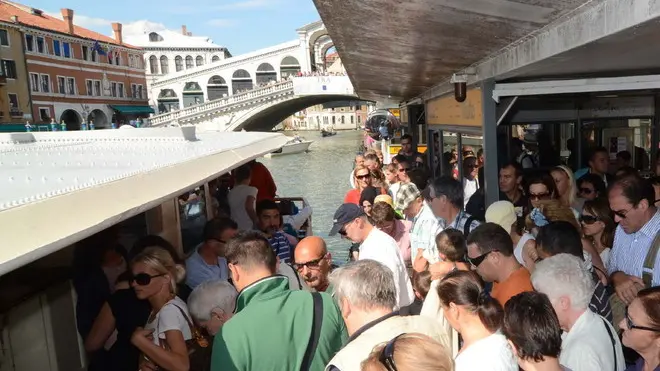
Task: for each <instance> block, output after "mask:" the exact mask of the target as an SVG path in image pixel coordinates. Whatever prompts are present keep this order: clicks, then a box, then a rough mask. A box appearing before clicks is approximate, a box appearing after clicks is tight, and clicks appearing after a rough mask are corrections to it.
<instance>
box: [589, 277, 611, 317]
mask: <svg viewBox="0 0 660 371" xmlns="http://www.w3.org/2000/svg"><path fill="white" fill-rule="evenodd" d="M591 277H592V278H593V280H594V282H595V283H596V288H595V290H594V294H593V295H592V296H591V301H590V302H589V309H591V311H592V312H594V313H596V314H600V315H601V316H603V317H604V318H605V319H606V320H608V321H610V323H612V307H611V306H610V300H609V299H610V296H609V295H608V294H607V288H606V287H605V285H603V283H602V282H600V278H598V275H597V274H596V272H594V271H593V268H592V270H591Z"/></svg>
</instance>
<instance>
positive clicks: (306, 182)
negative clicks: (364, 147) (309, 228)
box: [259, 131, 362, 263]
mask: <svg viewBox="0 0 660 371" xmlns="http://www.w3.org/2000/svg"><path fill="white" fill-rule="evenodd" d="M300 135H301V136H302V137H305V139H309V140H313V141H314V143H313V144H312V145H311V147H310V152H307V153H299V154H294V155H286V156H276V157H272V158H262V159H259V161H260V162H263V164H264V165H266V166H267V167H268V169H270V171H271V173H272V174H273V178H275V183H276V184H277V195H278V196H280V197H305V198H306V199H307V201H308V202H309V203H310V205H311V206H312V208H313V210H314V214H313V216H312V220H313V231H314V235H316V236H320V237H323V238H324V239H325V240H326V242H327V244H328V249H329V250H330V252H331V253H332V257H333V260H334V261H335V262H338V263H343V262H345V261H346V259H347V257H348V247H349V245H350V244H349V242H348V241H346V240H342V239H341V238H339V237H338V236H334V237H328V232H329V231H330V228H331V226H332V215H333V214H334V212H335V210H336V209H337V207H339V205H341V203H342V201H343V200H344V195H345V194H346V191H348V189H349V188H350V184H349V174H350V172H351V170H352V169H353V159H354V157H355V153H356V152H357V151H358V149H359V146H360V143H361V139H362V132H361V131H342V132H339V133H338V134H337V135H335V136H331V137H326V138H321V135H320V133H319V132H300Z"/></svg>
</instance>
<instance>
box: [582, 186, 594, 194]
mask: <svg viewBox="0 0 660 371" xmlns="http://www.w3.org/2000/svg"><path fill="white" fill-rule="evenodd" d="M593 192H595V191H594V190H593V189H591V188H580V193H584V194H585V195H590V194H592V193H593Z"/></svg>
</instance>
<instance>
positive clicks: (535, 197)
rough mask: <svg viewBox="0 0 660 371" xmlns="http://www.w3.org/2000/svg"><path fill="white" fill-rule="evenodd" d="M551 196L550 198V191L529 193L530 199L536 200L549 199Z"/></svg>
mask: <svg viewBox="0 0 660 371" xmlns="http://www.w3.org/2000/svg"><path fill="white" fill-rule="evenodd" d="M549 198H550V193H548V192H545V193H538V194H534V193H530V194H529V199H530V200H534V201H540V200H547V199H549Z"/></svg>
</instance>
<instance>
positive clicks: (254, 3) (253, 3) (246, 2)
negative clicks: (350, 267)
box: [214, 0, 275, 10]
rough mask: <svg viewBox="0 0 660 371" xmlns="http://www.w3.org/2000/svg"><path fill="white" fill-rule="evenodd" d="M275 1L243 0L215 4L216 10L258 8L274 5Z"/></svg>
mask: <svg viewBox="0 0 660 371" xmlns="http://www.w3.org/2000/svg"><path fill="white" fill-rule="evenodd" d="M274 2H275V1H273V0H243V1H238V2H234V3H229V4H223V5H218V6H215V7H214V9H216V10H235V9H256V8H266V7H268V6H270V5H272V4H273V3H274Z"/></svg>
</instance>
